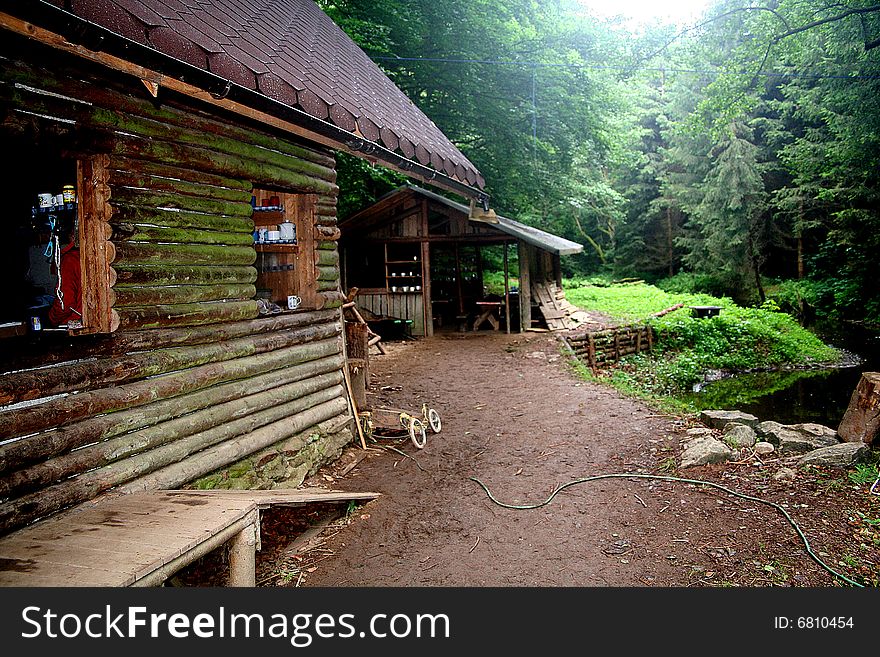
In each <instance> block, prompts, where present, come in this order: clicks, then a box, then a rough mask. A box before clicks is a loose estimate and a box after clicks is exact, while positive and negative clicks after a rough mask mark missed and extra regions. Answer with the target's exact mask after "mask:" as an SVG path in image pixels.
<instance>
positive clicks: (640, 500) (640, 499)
mask: <svg viewBox="0 0 880 657" xmlns="http://www.w3.org/2000/svg"><path fill="white" fill-rule="evenodd" d="M633 497H635V498H636V499H637V500H638V501H639V502H641V503H642V506H643V507H645V508H646V509H647V508H648V505H647V504H645V500H643V499H642V498H641V497H639V496H638V495H636V494H635V493H633Z"/></svg>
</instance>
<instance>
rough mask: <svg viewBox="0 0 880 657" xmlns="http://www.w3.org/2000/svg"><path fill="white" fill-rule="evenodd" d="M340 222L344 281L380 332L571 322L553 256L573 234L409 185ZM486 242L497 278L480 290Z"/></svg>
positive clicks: (568, 246)
mask: <svg viewBox="0 0 880 657" xmlns="http://www.w3.org/2000/svg"><path fill="white" fill-rule="evenodd" d="M339 228H340V230H341V232H342V237H341V239H340V250H341V252H342V261H343V272H342V276H343V285H344V286H345V287H346V289H348V288H357V297H356V301H357V304H358V306H359V307H360V308H362V309H363V310H365V311H366V312H367V313H368V314H370V315H371V316H373V317H374V318H377V322H378V324H377V331H378V332H380V334H381V331H382V324H384V325H386V326H390V327H391V328H392V329H393V326H391V323H392V322H404V323H405V332H406V333H408V334H410V335H413V336H430V335H433V333H434V330H435V329H440V330H447V329H450V328H451V329H452V330H455V331H473V330H485V329H491V330H499V329H500V328H502V327H503V328H504V330H505V331H506V332H508V333H509V332H511V331H512V330H515V331H517V332H521V331H524V330H527V329H529V328H532V327H536V328H545V329H546V328H549V329H569V328H574V327H575V326H576V325H577V321H576V317H573V313H574V312H575V311H576V310H577V309H576V308H574V306H572V305H571V304H569V303H567V302H566V300H565V295H564V292H563V291H562V266H561V257H562V256H565V255H571V254H575V253H580V252H581V251H583V248H584V247H583V245H582V244H578V243H577V242H572V241H571V240H568V239H565V238H563V237H559V236H558V235H553V234H551V233H548V232H546V231H543V230H540V229H538V228H534V227H532V226H528V225H525V224H522V223H520V222H517V221H514V220H513V219H508V218H507V217H503V216H500V215H495V213H494V212H492V213H491V214H488V213H485V212H482V211H481V209H480V208H479V207H477V208H473V207H470V206H467V205H464V204H462V203H458V202H456V201H453V200H452V199H449V198H447V197H445V196H442V195H441V194H438V193H436V192H433V191H430V190H427V189H424V188H422V187H419V186H416V185H404V186H403V187H400V188H399V189H396V190H394V191H392V192H390V193H388V194H386V195H385V196H383V197H382V198H380V199H379V200H377V201H376V202H375V203H374V204H372V205H370V206H369V207H367V208H364V209H363V210H361V211H359V212H356V213H355V214H353V215H352V216H350V217H347V218H344V219H342V220H341V221H340V222H339ZM491 247H497V248H500V249H501V254H502V255H501V256H500V257H496V259H497V260H499V261H500V262H502V263H503V264H502V269H503V272H502V273H503V282H504V285H503V289H500V288H499V289H498V290H494V291H488V292H487V290H486V286H485V284H484V283H485V281H484V257H483V256H484V253H485V250H486V249H488V248H491ZM496 256H497V254H496ZM511 263H515V265H516V272H517V274H518V279H517V285H516V289H513V290H512V289H511V285H510V275H509V274H510V269H511ZM520 299H523V300H526V302H523V303H521V302H520Z"/></svg>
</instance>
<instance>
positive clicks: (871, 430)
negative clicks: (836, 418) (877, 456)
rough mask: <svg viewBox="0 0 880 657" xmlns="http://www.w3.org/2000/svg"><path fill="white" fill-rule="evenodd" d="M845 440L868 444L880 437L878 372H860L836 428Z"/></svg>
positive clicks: (879, 381) (879, 380)
mask: <svg viewBox="0 0 880 657" xmlns="http://www.w3.org/2000/svg"><path fill="white" fill-rule="evenodd" d="M837 433H838V435H839V436H840V437H841V438H842V439H843V440H845V441H846V442H851V443H857V442H863V443H866V444H868V445H871V444H872V443H874V442H876V441H877V440H878V437H880V372H862V378H861V380H860V381H859V385H858V386H856V389H855V391H854V392H853V394H852V397H851V398H850V400H849V407H848V408H847V409H846V413H844V415H843V420H841V422H840V426H839V427H838V428H837Z"/></svg>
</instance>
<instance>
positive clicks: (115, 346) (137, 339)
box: [0, 311, 338, 374]
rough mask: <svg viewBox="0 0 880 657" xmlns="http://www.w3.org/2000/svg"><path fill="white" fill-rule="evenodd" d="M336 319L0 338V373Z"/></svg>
mask: <svg viewBox="0 0 880 657" xmlns="http://www.w3.org/2000/svg"><path fill="white" fill-rule="evenodd" d="M336 321H338V317H337V314H336V313H334V312H332V311H310V312H297V313H282V314H279V315H270V316H267V317H259V318H257V319H252V320H250V319H249V320H245V321H237V322H230V323H226V324H219V325H213V326H185V327H180V328H169V329H150V330H142V331H118V332H116V333H113V334H110V335H87V336H70V335H67V334H58V333H54V332H53V333H51V334H46V335H44V336H43V340H41V342H40V345H39V349H35V348H27V349H23V348H22V345H18V344H16V350H15V351H12V350H10V349H9V347H10V345H9V344H7V343H8V341H7V342H3V341H0V348H3V349H4V351H3V352H2V358H0V361H2V363H3V372H0V374H2V373H6V372H14V371H17V370H27V369H36V368H40V367H45V366H47V365H52V364H57V363H63V362H66V361H72V360H81V359H83V358H90V357H98V358H102V357H108V356H114V355H118V354H126V353H130V352H133V351H143V350H145V349H154V348H157V347H173V346H181V345H187V344H205V343H208V342H218V341H221V340H230V339H232V338H237V337H241V336H244V335H255V334H257V333H270V332H272V331H280V330H283V329H286V328H294V327H297V326H308V325H311V324H320V323H324V322H331V323H335V322H336Z"/></svg>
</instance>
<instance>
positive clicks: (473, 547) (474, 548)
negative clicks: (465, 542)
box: [468, 536, 480, 554]
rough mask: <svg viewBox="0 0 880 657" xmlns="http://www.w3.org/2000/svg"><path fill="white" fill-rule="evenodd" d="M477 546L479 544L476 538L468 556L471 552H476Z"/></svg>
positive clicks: (478, 538) (478, 539)
mask: <svg viewBox="0 0 880 657" xmlns="http://www.w3.org/2000/svg"><path fill="white" fill-rule="evenodd" d="M479 544H480V537H479V536H477V542H476V543H474V544H473V545H472V546H471V549H470V550H468V554H470V553H471V552H473V551H474V550H476V549H477V546H478V545H479Z"/></svg>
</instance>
